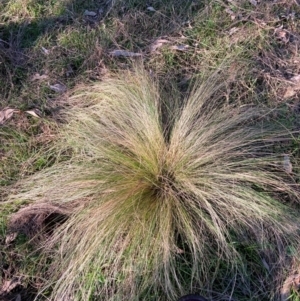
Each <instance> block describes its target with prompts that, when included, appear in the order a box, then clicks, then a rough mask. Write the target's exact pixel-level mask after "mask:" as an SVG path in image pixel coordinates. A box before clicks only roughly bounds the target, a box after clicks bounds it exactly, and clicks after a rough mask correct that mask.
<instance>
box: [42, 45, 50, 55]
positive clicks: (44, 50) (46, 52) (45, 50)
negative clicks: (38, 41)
mask: <svg viewBox="0 0 300 301" xmlns="http://www.w3.org/2000/svg"><path fill="white" fill-rule="evenodd" d="M42 50H43V52H44V53H45V54H46V55H48V54H49V53H50V51H49V50H48V49H46V48H45V47H43V46H42Z"/></svg>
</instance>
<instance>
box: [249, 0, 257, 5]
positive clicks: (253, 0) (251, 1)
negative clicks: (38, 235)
mask: <svg viewBox="0 0 300 301" xmlns="http://www.w3.org/2000/svg"><path fill="white" fill-rule="evenodd" d="M249 2H250V3H251V4H252V5H254V6H257V1H256V0H249Z"/></svg>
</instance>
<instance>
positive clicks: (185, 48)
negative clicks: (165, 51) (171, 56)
mask: <svg viewBox="0 0 300 301" xmlns="http://www.w3.org/2000/svg"><path fill="white" fill-rule="evenodd" d="M188 48H189V45H174V46H172V47H171V49H173V50H178V51H186V50H187V49H188Z"/></svg>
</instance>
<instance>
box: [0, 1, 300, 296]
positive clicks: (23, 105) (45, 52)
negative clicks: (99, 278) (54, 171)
mask: <svg viewBox="0 0 300 301" xmlns="http://www.w3.org/2000/svg"><path fill="white" fill-rule="evenodd" d="M299 18H300V4H299V1H297V0H282V1H267V0H266V1H263V0H261V1H248V0H244V1H225V0H224V1H222V0H218V1H210V0H206V1H195V0H193V1H180V0H171V1H170V0H169V1H167V0H165V1H163V0H156V1H155V0H154V1H148V2H147V3H146V4H145V3H144V2H143V1H140V0H129V1H122V0H118V1H108V0H107V1H79V0H74V1H71V0H64V1H41V0H26V1H24V0H23V1H21V0H15V1H10V0H4V1H2V2H1V3H0V95H1V101H0V200H1V204H0V208H1V214H0V236H1V237H0V242H1V244H0V246H1V247H0V248H1V249H0V270H1V276H0V277H1V288H0V296H1V297H0V298H3V299H5V298H6V299H7V300H33V299H34V297H35V295H36V292H37V291H39V290H40V288H41V287H44V284H45V279H46V278H47V277H48V275H49V274H48V273H50V272H51V271H49V270H47V269H48V266H49V267H50V266H51V265H50V262H51V256H49V257H48V258H46V257H47V256H46V257H42V256H41V254H40V246H41V244H42V242H41V241H43V237H39V239H35V238H34V237H35V236H34V235H33V234H34V229H36V228H38V229H41V228H43V229H45V228H46V229H48V228H49V227H50V228H52V230H47V231H44V232H45V233H44V234H43V235H44V239H46V238H47V237H49V236H51V233H52V232H53V231H54V230H53V227H54V228H55V225H57V224H59V223H61V222H62V221H63V220H64V214H65V213H66V212H62V210H63V209H62V208H56V207H51V208H49V207H48V208H44V207H40V208H39V209H37V210H36V209H35V208H32V207H30V206H29V203H30V200H26V201H20V200H17V201H14V202H10V203H9V204H7V203H4V202H5V201H7V199H8V195H11V194H13V193H14V191H18V189H19V188H18V185H19V184H18V183H19V182H18V181H20V180H22V179H24V178H27V177H28V176H29V175H32V174H36V173H37V172H38V171H40V170H44V169H45V168H46V167H49V166H51V165H53V164H54V163H55V162H57V160H62V161H63V160H65V159H67V158H69V157H70V153H69V150H65V151H64V152H63V153H62V154H60V156H57V157H56V156H54V155H53V147H54V145H55V142H56V141H57V140H58V132H59V129H60V128H61V127H62V126H63V124H64V123H65V122H66V114H65V112H66V111H67V110H68V109H70V108H72V107H74V106H84V105H85V104H84V103H83V101H82V100H79V101H78V99H76V100H74V99H73V100H72V101H71V100H70V98H69V96H70V95H72V94H73V91H74V90H76V89H78V88H81V87H85V86H86V85H90V84H93V83H95V82H98V81H103V80H105V79H109V78H111V77H113V75H114V74H116V73H117V72H119V71H126V70H133V69H134V68H133V66H134V65H135V63H137V62H141V61H142V62H143V65H144V67H145V69H146V70H147V72H148V73H149V74H150V76H152V77H153V78H155V79H157V80H158V82H159V84H160V90H161V93H162V94H163V95H169V94H170V92H171V91H172V93H174V90H176V91H177V92H176V93H177V96H178V99H179V100H180V99H184V96H185V95H186V94H187V93H188V87H189V86H190V85H191V84H192V83H194V82H196V81H197V80H198V79H199V78H200V79H201V78H205V77H206V76H207V74H209V73H211V72H213V71H215V70H216V68H218V67H219V66H220V64H222V63H223V62H224V60H225V61H226V62H227V63H226V64H227V65H229V67H228V72H227V74H228V78H227V80H228V84H227V86H226V85H225V88H224V89H222V97H223V98H222V99H225V100H226V101H227V102H228V103H230V104H231V103H232V101H234V103H235V105H236V106H238V107H241V108H248V107H249V106H253V105H257V104H259V105H261V106H266V107H269V108H273V109H274V111H276V112H278V113H277V114H279V116H276V118H278V119H277V120H279V122H280V123H281V124H283V125H284V126H286V128H288V129H289V130H290V131H291V132H293V135H294V139H293V142H292V144H285V143H284V142H282V143H281V144H280V146H276V147H275V151H276V152H277V153H278V154H279V155H281V156H282V161H283V164H285V166H286V171H287V173H288V176H289V177H291V179H292V180H293V181H295V183H298V181H299V135H298V131H299V126H300V118H299V110H300V107H299V105H300V104H299V91H300V70H299V68H300V57H299V49H298V48H299V32H300V21H299ZM236 74H237V75H236ZM174 98H176V97H174ZM277 109H279V110H278V111H277ZM282 197H283V198H285V197H286V196H282ZM284 201H287V200H286V199H284ZM77 205H78V204H77ZM77 205H76V206H77ZM76 206H75V205H74V207H76ZM20 209H21V211H20V212H23V216H22V218H21V219H18V218H17V217H18V216H17V215H15V220H17V222H15V224H18V223H19V224H20V227H19V228H14V227H12V226H11V225H12V224H13V223H11V224H10V223H9V220H10V217H11V216H12V214H14V213H16V212H18V211H19V210H20ZM22 210H23V211H22ZM64 210H66V209H64ZM295 210H298V208H297V205H295ZM24 212H25V213H24ZM30 220H32V221H34V223H33V224H34V227H32V224H30V223H29V222H28V221H30ZM56 221H58V222H57V223H56ZM10 227H11V229H10ZM13 228H14V229H15V231H12V229H13ZM16 229H17V230H16ZM49 231H50V232H49ZM51 231H52V232H51ZM14 233H18V234H17V235H16V234H14ZM236 243H237V244H238V246H236V249H239V251H240V254H242V258H241V260H243V261H244V262H245V270H246V273H245V275H247V277H246V278H247V279H243V281H242V280H241V279H232V278H229V276H228V275H227V274H226V273H227V270H226V266H224V267H223V269H222V265H225V264H226V263H225V262H220V265H221V269H220V271H223V274H222V273H221V275H219V278H218V280H217V281H216V282H215V286H214V287H212V288H211V291H201V290H200V289H199V288H197V289H198V290H199V291H200V292H201V293H202V294H204V295H206V296H207V297H211V298H216V299H217V300H270V298H271V297H272V298H273V299H274V300H280V298H282V300H285V299H284V298H286V299H287V298H290V299H289V300H294V301H296V300H299V299H300V297H299V292H298V290H299V286H298V278H299V275H298V271H297V266H298V263H299V257H298V252H297V250H295V249H294V248H293V247H291V248H289V249H288V250H287V251H286V253H287V255H288V256H290V258H293V259H292V261H293V264H292V263H291V265H292V268H291V266H287V267H286V270H285V271H284V272H285V273H286V274H285V275H284V276H285V277H282V278H283V279H286V281H285V283H282V279H281V283H280V285H279V286H278V287H276V288H272V285H273V283H267V282H268V280H269V279H270V278H269V276H270V274H271V272H270V271H272V262H271V263H270V261H268V262H267V261H266V260H265V257H263V256H262V255H261V251H260V250H259V248H258V247H257V245H255V244H252V245H249V244H243V243H242V242H240V241H237V242H236ZM271 255H272V254H271ZM271 255H270V258H272V256H271ZM270 258H269V259H270ZM270 260H271V259H270ZM42 263H44V266H43V267H41V265H42ZM182 266H184V264H183V265H182ZM181 268H182V267H181ZM50 269H51V268H50ZM182 269H183V270H184V271H186V270H187V273H188V269H187V268H186V266H185V267H183V268H182ZM214 276H215V275H214ZM253 278H255V281H253V282H252V281H251V280H252V279H253ZM91 279H93V277H91ZM208 279H209V278H208ZM222 279H223V280H224V279H226V281H227V284H228V286H230V285H232V282H235V285H232V287H235V290H233V291H231V292H230V293H228V291H227V292H226V293H225V294H222V292H224V291H226V290H225V288H224V283H222V281H221V280H222ZM229 283H231V284H229ZM187 290H188V288H187ZM271 291H272V292H271ZM50 293H51V287H49V288H48V290H44V292H43V294H44V297H45V299H46V298H47V296H50ZM151 294H153V293H151ZM151 294H150V295H148V296H147V295H146V296H145V297H144V298H143V299H144V300H152V299H153V298H154V299H153V300H155V298H157V296H152V295H151ZM270 294H273V295H270ZM270 296H271V297H270ZM39 298H41V299H39V300H42V296H39ZM161 300H165V299H161ZM170 300H173V298H171V299H170Z"/></svg>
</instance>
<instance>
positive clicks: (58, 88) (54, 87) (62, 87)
mask: <svg viewBox="0 0 300 301" xmlns="http://www.w3.org/2000/svg"><path fill="white" fill-rule="evenodd" d="M49 87H50V89H51V90H53V91H55V92H58V93H64V92H66V91H67V87H66V86H65V85H62V84H55V85H49Z"/></svg>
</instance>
